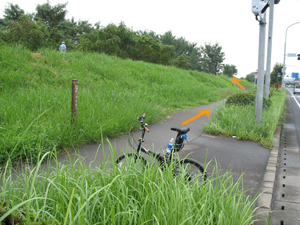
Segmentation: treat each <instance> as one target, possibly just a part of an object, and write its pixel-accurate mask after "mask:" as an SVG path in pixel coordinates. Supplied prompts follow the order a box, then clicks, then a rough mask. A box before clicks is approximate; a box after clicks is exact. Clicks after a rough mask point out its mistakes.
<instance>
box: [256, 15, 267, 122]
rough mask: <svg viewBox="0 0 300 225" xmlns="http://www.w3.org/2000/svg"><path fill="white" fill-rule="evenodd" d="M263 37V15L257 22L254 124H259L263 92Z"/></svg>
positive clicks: (264, 31) (264, 24)
mask: <svg viewBox="0 0 300 225" xmlns="http://www.w3.org/2000/svg"><path fill="white" fill-rule="evenodd" d="M265 37H266V21H265V13H264V14H263V15H262V16H261V20H260V21H259V50H258V71H257V92H256V100H255V116H256V122H257V123H261V120H262V107H263V92H264V73H265V70H264V64H265V40H266V39H265Z"/></svg>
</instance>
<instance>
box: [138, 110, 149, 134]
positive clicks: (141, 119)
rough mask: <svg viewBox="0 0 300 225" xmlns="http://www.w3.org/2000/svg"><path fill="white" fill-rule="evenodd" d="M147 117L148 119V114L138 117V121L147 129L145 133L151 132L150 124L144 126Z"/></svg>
mask: <svg viewBox="0 0 300 225" xmlns="http://www.w3.org/2000/svg"><path fill="white" fill-rule="evenodd" d="M145 117H146V113H144V114H143V115H141V116H140V117H138V121H140V122H141V126H142V127H143V129H145V131H147V132H150V130H149V129H148V127H147V125H148V124H147V123H146V124H144V119H145Z"/></svg>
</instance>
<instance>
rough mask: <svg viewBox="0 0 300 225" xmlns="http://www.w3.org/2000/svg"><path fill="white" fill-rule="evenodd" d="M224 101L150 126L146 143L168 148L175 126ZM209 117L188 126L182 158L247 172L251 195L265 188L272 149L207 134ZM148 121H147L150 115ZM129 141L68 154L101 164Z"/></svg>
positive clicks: (124, 137) (119, 139)
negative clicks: (266, 172)
mask: <svg viewBox="0 0 300 225" xmlns="http://www.w3.org/2000/svg"><path fill="white" fill-rule="evenodd" d="M221 104H224V100H223V101H219V102H215V103H212V104H209V105H203V106H200V107H196V108H194V109H190V110H186V111H183V112H178V113H175V114H173V115H171V116H170V117H169V118H167V119H166V120H164V121H161V122H160V123H156V124H151V125H149V127H148V128H149V130H150V132H149V133H146V135H145V142H144V144H143V145H144V146H145V147H146V148H150V149H151V150H153V151H161V150H162V149H165V148H166V146H167V144H168V142H169V140H170V139H171V138H172V137H175V135H176V132H174V131H171V130H170V129H171V127H178V128H180V127H183V126H182V125H181V124H182V122H184V121H186V120H188V119H190V118H192V117H194V116H196V115H197V114H199V111H200V110H210V112H211V116H213V112H214V110H215V109H216V108H217V107H218V106H219V105H221ZM138 116H140V115H137V117H138ZM209 119H210V118H208V117H206V116H205V115H204V116H202V117H200V118H198V119H195V120H193V121H192V122H190V123H188V124H186V125H185V126H184V127H190V129H191V130H190V132H189V133H188V139H189V142H188V143H187V144H186V145H185V147H184V148H183V150H182V151H181V152H179V155H180V157H181V158H183V157H188V158H192V159H194V160H196V161H198V162H200V163H201V164H202V165H203V164H205V162H206V161H207V162H210V163H209V164H208V167H207V171H208V173H209V174H211V173H212V171H213V169H214V167H215V166H216V164H218V165H219V167H221V168H222V170H223V171H224V172H225V171H226V170H227V169H229V168H230V170H231V171H232V172H233V173H234V175H235V179H237V178H238V177H239V176H240V175H241V174H244V175H243V177H244V181H243V183H244V189H247V190H248V193H249V194H250V195H254V194H256V193H257V192H258V191H259V189H260V187H261V183H262V179H263V176H264V172H265V169H266V165H267V161H268V157H269V154H270V150H269V149H266V148H264V147H262V146H261V145H260V144H259V143H255V142H252V141H242V140H237V139H234V138H226V137H218V136H213V135H207V134H205V133H204V132H203V129H204V125H205V123H207V122H208V121H209ZM133 122H134V121H133ZM144 122H147V115H146V118H145V120H144ZM139 135H140V132H139V131H136V132H134V136H135V139H136V140H137V138H138V136H139ZM127 140H128V135H122V136H119V137H117V138H112V139H109V142H107V141H104V142H103V143H93V144H89V145H85V146H82V147H80V148H79V149H77V150H72V151H69V152H68V154H70V156H71V157H72V156H74V155H76V154H75V151H77V152H79V153H80V155H81V156H82V157H84V158H85V160H86V163H87V164H90V163H91V162H92V161H93V160H94V159H96V160H94V163H93V166H99V165H100V163H101V162H102V161H103V160H104V159H105V160H108V158H107V156H110V155H111V154H110V149H112V148H114V149H115V150H116V152H117V155H118V156H119V155H121V154H122V153H123V152H126V151H132V150H131V149H130V148H129V146H128V142H127ZM68 154H66V153H62V154H60V155H59V157H58V159H59V161H60V162H62V163H65V162H66V160H68V158H69V156H68ZM104 155H105V156H104Z"/></svg>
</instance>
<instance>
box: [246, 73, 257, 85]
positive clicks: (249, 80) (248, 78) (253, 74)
mask: <svg viewBox="0 0 300 225" xmlns="http://www.w3.org/2000/svg"><path fill="white" fill-rule="evenodd" d="M255 74H257V71H256V72H252V73H250V74H248V75H247V76H246V80H247V81H248V82H251V83H253V82H254V81H255Z"/></svg>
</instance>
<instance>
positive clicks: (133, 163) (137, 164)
mask: <svg viewBox="0 0 300 225" xmlns="http://www.w3.org/2000/svg"><path fill="white" fill-rule="evenodd" d="M116 163H117V166H118V167H119V168H125V169H128V168H136V169H138V170H143V169H145V167H146V164H147V161H146V160H145V159H144V158H143V157H142V156H140V155H138V154H136V153H128V154H125V155H121V156H120V157H119V158H118V159H117V160H116Z"/></svg>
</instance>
